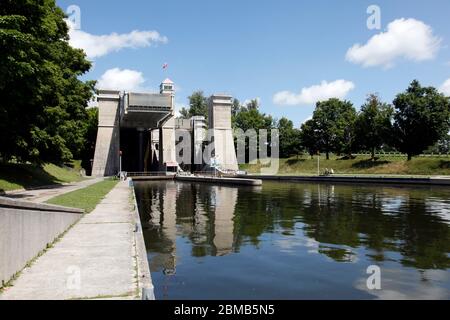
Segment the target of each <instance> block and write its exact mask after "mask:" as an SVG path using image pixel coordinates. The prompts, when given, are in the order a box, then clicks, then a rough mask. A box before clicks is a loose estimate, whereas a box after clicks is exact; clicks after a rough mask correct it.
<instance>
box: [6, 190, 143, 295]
mask: <svg viewBox="0 0 450 320" xmlns="http://www.w3.org/2000/svg"><path fill="white" fill-rule="evenodd" d="M135 223H136V214H135V211H134V206H133V203H132V201H131V196H130V188H129V187H128V182H126V181H122V182H120V183H119V184H118V185H117V186H116V187H115V188H114V189H113V190H112V191H111V192H110V193H109V194H108V195H107V196H106V197H105V199H104V200H103V201H102V202H101V203H100V204H99V205H98V206H97V208H96V209H95V210H94V211H93V212H92V213H90V214H88V215H85V216H84V217H83V218H82V219H81V220H80V221H79V222H78V223H77V224H76V225H75V226H74V227H73V228H72V229H70V230H69V231H68V233H67V234H66V235H65V236H64V237H63V238H62V239H61V240H60V241H59V242H58V243H56V244H55V246H54V247H53V248H51V249H49V250H48V252H46V253H45V254H44V255H42V256H41V257H40V258H39V259H38V260H37V261H36V262H34V263H33V264H32V266H31V267H30V268H26V269H25V270H23V272H22V273H21V275H20V276H19V278H18V279H17V280H16V281H15V282H14V283H13V286H12V287H10V288H6V289H5V291H4V292H3V294H2V295H0V300H36V299H39V300H63V299H135V298H137V297H138V296H139V294H140V292H139V290H140V288H139V285H140V284H139V283H138V281H140V278H141V277H140V276H138V272H139V270H138V269H139V268H138V262H139V261H138V260H139V259H138V258H137V250H136V246H137V244H136V242H137V240H136V237H135V226H136V224H135ZM145 258H146V257H145Z"/></svg>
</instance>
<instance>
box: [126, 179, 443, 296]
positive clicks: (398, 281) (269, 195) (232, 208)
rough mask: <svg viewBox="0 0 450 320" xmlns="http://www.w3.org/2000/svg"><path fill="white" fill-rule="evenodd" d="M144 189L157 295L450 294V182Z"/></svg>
mask: <svg viewBox="0 0 450 320" xmlns="http://www.w3.org/2000/svg"><path fill="white" fill-rule="evenodd" d="M135 188H136V195H137V199H138V206H139V211H140V215H141V220H142V222H143V228H144V237H145V242H146V246H147V252H148V259H149V264H150V269H151V273H152V278H153V283H154V285H155V295H156V298H157V299H378V298H381V299H450V190H449V188H429V187H427V188H420V187H415V188H395V187H384V186H362V185H352V186H349V185H326V184H314V183H275V182H264V184H263V186H262V187H227V186H214V185H209V184H191V183H179V182H173V181H170V182H162V181H159V182H145V183H144V182H141V183H136V184H135ZM371 266H375V267H371ZM377 267H379V271H380V273H379V274H380V278H379V279H380V284H381V289H380V290H378V289H374V290H373V287H374V286H376V284H377V279H378V278H376V276H377V275H378V272H377V270H378V269H377ZM368 271H369V272H370V273H368ZM373 272H375V273H373ZM371 275H373V276H374V277H371V278H370V279H369V287H370V288H371V289H369V287H368V285H367V282H368V278H369V277H370V276H371Z"/></svg>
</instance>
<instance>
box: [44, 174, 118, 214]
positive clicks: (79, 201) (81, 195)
mask: <svg viewBox="0 0 450 320" xmlns="http://www.w3.org/2000/svg"><path fill="white" fill-rule="evenodd" d="M118 182H119V181H118V180H112V179H108V180H104V181H102V182H99V183H96V184H93V185H91V186H89V187H86V188H84V189H80V190H76V191H73V192H69V193H66V194H63V195H60V196H58V197H55V198H52V199H50V200H49V201H47V203H49V204H56V205H59V206H64V207H71V208H79V209H83V210H85V211H86V213H89V212H91V211H92V210H94V209H95V207H96V206H97V204H99V203H100V201H101V200H102V199H103V198H104V197H105V196H106V195H107V194H108V193H109V192H110V191H111V190H112V189H113V188H114V187H115V186H116V185H117V183H118Z"/></svg>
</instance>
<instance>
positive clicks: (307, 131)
mask: <svg viewBox="0 0 450 320" xmlns="http://www.w3.org/2000/svg"><path fill="white" fill-rule="evenodd" d="M300 139H301V145H302V146H303V147H304V148H305V149H306V150H307V151H308V153H309V155H310V156H311V158H312V157H313V156H314V155H315V154H316V153H317V152H318V151H319V150H320V146H319V135H318V133H317V130H316V128H315V122H314V121H313V120H312V119H311V120H308V121H306V122H305V123H304V124H302V127H301V131H300Z"/></svg>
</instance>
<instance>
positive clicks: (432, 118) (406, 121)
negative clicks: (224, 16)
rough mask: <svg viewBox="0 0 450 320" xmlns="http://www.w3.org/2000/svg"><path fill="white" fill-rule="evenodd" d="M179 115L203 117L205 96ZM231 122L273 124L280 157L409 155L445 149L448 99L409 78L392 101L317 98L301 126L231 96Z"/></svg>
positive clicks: (244, 125) (195, 98)
mask: <svg viewBox="0 0 450 320" xmlns="http://www.w3.org/2000/svg"><path fill="white" fill-rule="evenodd" d="M181 115H182V117H186V118H188V117H191V116H195V115H201V116H205V117H207V116H208V108H207V98H206V97H205V96H204V94H203V92H202V91H197V92H194V93H193V94H192V95H191V97H189V108H187V109H183V110H182V111H181ZM232 122H233V127H234V128H240V129H242V130H244V131H247V130H249V129H254V130H256V131H258V130H260V129H267V130H270V129H273V128H277V129H278V130H279V137H280V145H279V147H280V157H282V158H288V157H290V156H294V155H298V154H299V153H302V152H304V151H305V152H307V153H308V154H310V155H311V156H313V155H315V154H318V153H324V154H325V155H326V158H327V159H329V158H330V154H331V153H335V154H338V155H343V156H345V157H347V158H352V157H353V156H352V154H353V153H355V152H361V151H362V152H370V154H371V158H372V160H374V159H375V158H376V157H375V155H376V152H377V151H380V150H396V151H399V152H402V153H404V154H406V155H407V156H408V160H411V159H412V157H414V156H417V155H420V154H421V153H423V152H424V151H425V150H427V148H430V147H432V146H437V148H440V149H439V150H445V151H446V152H448V151H449V145H450V144H449V140H450V139H449V135H448V132H449V130H450V98H449V97H446V96H444V95H443V94H441V93H439V92H438V90H437V89H436V88H433V87H422V86H421V85H420V83H419V82H418V81H417V80H414V81H413V82H411V84H410V85H409V87H408V88H407V89H406V91H405V92H402V93H400V94H398V95H397V96H396V97H395V99H394V101H393V102H392V104H388V103H385V102H382V101H381V99H380V98H379V96H378V95H377V94H370V95H369V96H368V97H367V100H366V102H365V103H364V105H363V106H362V107H361V109H360V111H359V112H358V111H356V109H355V107H354V106H353V104H352V103H351V102H350V101H347V100H340V99H336V98H332V99H328V100H326V101H321V102H318V103H317V104H316V108H315V111H314V113H313V116H312V118H311V119H310V120H308V121H306V122H305V123H303V124H302V126H301V128H300V129H297V128H295V127H294V124H293V122H292V121H291V120H289V119H287V118H285V117H283V118H281V119H279V120H277V119H274V118H273V117H272V116H270V115H267V114H264V113H261V112H260V111H259V102H258V100H252V101H250V102H249V103H247V104H246V105H241V103H240V102H239V100H237V99H234V101H233V106H232Z"/></svg>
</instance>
